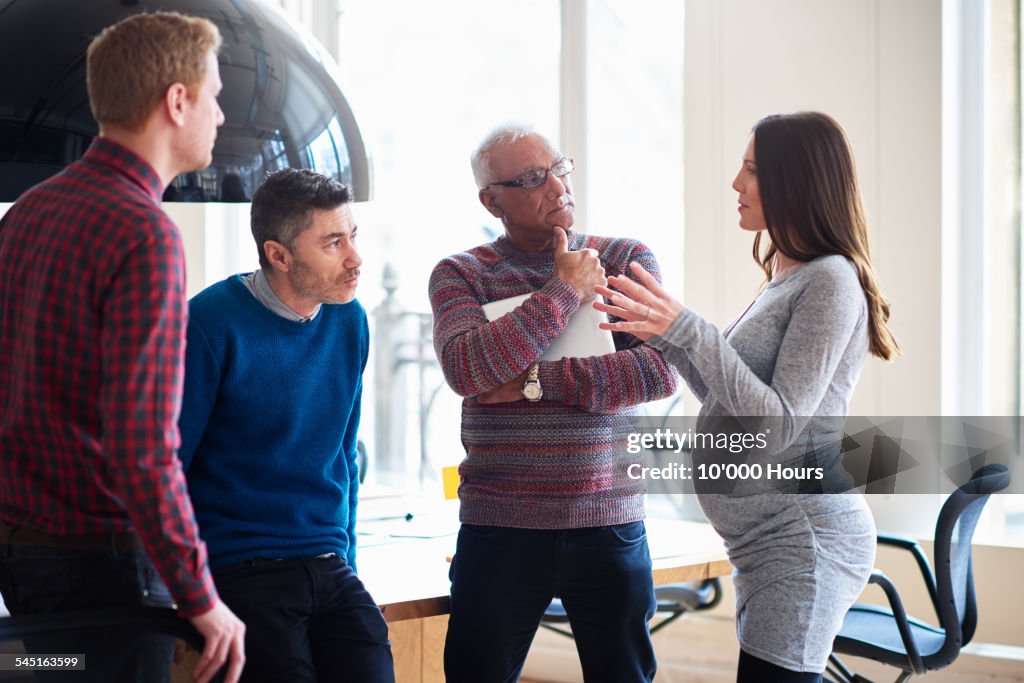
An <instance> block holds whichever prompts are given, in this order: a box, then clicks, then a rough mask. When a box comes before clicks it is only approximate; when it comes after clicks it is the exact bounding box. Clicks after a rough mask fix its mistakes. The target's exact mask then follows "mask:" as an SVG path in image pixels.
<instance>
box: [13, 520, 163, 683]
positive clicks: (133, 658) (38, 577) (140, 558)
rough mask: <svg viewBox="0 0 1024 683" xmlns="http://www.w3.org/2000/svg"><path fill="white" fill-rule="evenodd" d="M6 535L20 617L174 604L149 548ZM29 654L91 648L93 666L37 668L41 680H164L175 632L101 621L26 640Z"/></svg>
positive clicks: (145, 682) (124, 682) (15, 606)
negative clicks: (28, 541)
mask: <svg viewBox="0 0 1024 683" xmlns="http://www.w3.org/2000/svg"><path fill="white" fill-rule="evenodd" d="M6 535H7V537H6V538H0V594H3V598H4V603H5V604H6V606H7V609H8V611H9V612H10V613H11V615H12V616H20V615H28V614H51V613H63V612H83V611H89V610H100V609H105V608H112V607H137V606H145V607H170V606H171V603H172V601H171V596H170V593H169V592H168V590H167V587H166V586H165V585H164V583H163V581H161V580H160V577H159V575H158V574H157V572H156V570H155V569H154V568H153V564H152V563H151V562H150V561H149V558H148V557H146V555H145V554H144V553H143V552H142V551H141V550H118V549H117V547H116V544H114V543H111V548H110V549H108V550H92V549H90V550H81V549H72V548H58V547H49V546H46V547H44V546H36V545H25V544H22V543H19V542H18V538H17V535H18V529H17V528H14V529H8V533H7V534H6ZM24 645H25V649H26V651H27V652H28V653H29V654H41V655H42V654H79V655H81V654H84V655H85V671H59V672H52V673H43V672H36V675H35V680H37V681H50V680H52V681H74V682H76V683H77V682H79V681H89V682H92V681H95V682H96V683H162V682H164V681H167V680H169V678H170V672H171V663H172V658H173V655H174V638H173V637H170V636H165V635H155V634H147V633H141V632H139V631H138V629H137V628H133V629H131V630H127V629H111V630H102V631H100V630H98V629H96V628H95V627H92V628H83V629H80V630H79V631H74V632H67V633H64V634H61V635H56V636H52V637H51V636H47V637H35V638H31V639H26V640H25V643H24Z"/></svg>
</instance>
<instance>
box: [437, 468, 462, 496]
mask: <svg viewBox="0 0 1024 683" xmlns="http://www.w3.org/2000/svg"><path fill="white" fill-rule="evenodd" d="M441 481H442V482H443V483H444V499H445V500H454V499H456V498H458V497H459V482H460V479H459V466H458V465H452V466H451V467H445V468H442V469H441Z"/></svg>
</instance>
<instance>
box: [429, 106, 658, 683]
mask: <svg viewBox="0 0 1024 683" xmlns="http://www.w3.org/2000/svg"><path fill="white" fill-rule="evenodd" d="M472 167H473V175H474V177H475V179H476V183H477V187H478V188H479V198H480V202H481V203H482V204H483V205H484V208H486V209H487V210H488V211H489V212H490V213H491V214H492V215H493V216H495V217H496V218H499V219H500V220H501V222H502V224H503V225H504V227H505V234H504V235H502V236H501V237H499V238H498V239H497V240H495V241H494V242H491V243H489V244H484V245H482V246H479V247H476V248H474V249H471V250H469V251H466V252H462V253H460V254H455V255H453V256H450V257H448V258H446V259H444V260H443V261H441V262H440V263H439V264H438V265H437V266H436V267H435V269H434V272H433V275H432V276H431V280H430V298H431V305H432V307H433V312H434V345H435V348H436V350H437V355H438V357H439V358H440V360H441V366H442V368H443V370H444V373H445V377H446V378H447V380H448V383H449V385H450V386H451V387H452V389H454V390H455V391H456V393H458V394H459V395H461V396H463V397H464V398H465V400H464V401H463V407H462V439H463V443H464V445H465V447H466V458H465V460H463V462H462V464H461V465H460V467H459V474H460V477H461V485H460V486H459V499H460V501H461V508H460V519H461V521H462V527H461V529H460V530H459V537H458V544H457V548H456V553H455V558H454V560H453V562H452V568H451V579H452V589H451V620H450V622H449V627H448V636H447V642H446V644H445V674H446V677H447V680H448V681H449V683H464V682H465V683H470V682H472V683H481V682H483V683H490V682H492V681H493V682H495V683H499V682H504V681H513V680H516V679H517V678H518V676H519V673H520V671H521V670H522V667H523V662H524V661H525V659H526V653H527V651H528V650H529V647H530V642H531V641H532V640H533V636H534V634H535V633H536V630H537V627H538V625H539V623H540V619H541V616H542V615H543V613H544V610H545V609H546V607H547V606H548V604H549V603H550V602H551V599H552V597H554V596H558V597H560V598H561V599H562V602H563V604H564V606H565V609H566V612H567V613H568V615H569V619H570V622H571V626H572V629H573V633H574V634H575V637H576V644H577V648H578V650H579V654H580V661H581V663H582V666H583V673H584V678H585V679H586V680H587V681H588V683H592V682H594V681H609V682H612V681H614V683H631V682H633V681H637V682H639V681H650V680H652V679H653V678H654V673H655V668H656V665H655V660H654V651H653V648H652V646H651V640H650V636H649V633H648V629H647V622H648V620H649V619H650V617H651V616H652V615H653V613H654V609H655V600H654V587H653V584H652V579H651V558H650V553H649V551H648V548H647V537H646V532H645V530H644V523H643V521H642V520H643V518H644V502H643V490H642V487H641V486H640V485H639V484H638V482H636V481H633V480H630V479H628V478H627V477H625V476H623V472H622V471H619V470H624V469H625V468H624V466H623V463H621V462H619V461H618V459H617V458H618V457H619V455H620V453H621V449H616V440H615V434H616V433H617V426H618V425H620V424H621V418H622V417H623V416H627V415H629V414H631V408H632V407H633V406H636V405H637V404H640V403H644V402H646V401H652V400H656V399H659V398H664V397H666V396H670V395H671V394H673V393H674V392H675V390H676V383H677V377H676V375H675V372H674V371H673V370H672V369H671V367H670V366H669V365H668V364H667V363H666V361H665V360H664V359H663V358H662V356H661V354H660V353H659V352H658V351H655V350H654V349H653V348H651V347H649V346H645V345H643V344H641V343H640V341H639V340H638V339H636V338H635V337H632V336H630V335H627V334H616V335H615V339H614V343H615V351H614V352H612V353H607V354H605V355H599V356H592V357H587V358H563V359H561V360H540V358H541V355H542V353H543V352H544V351H545V349H546V348H547V347H548V346H549V345H550V344H551V343H552V342H553V341H554V340H555V339H556V338H557V337H559V335H561V334H562V333H563V332H564V331H565V329H566V327H567V325H568V324H569V320H570V318H571V317H572V316H573V314H574V313H576V311H577V310H579V309H580V308H581V307H584V306H589V305H590V302H591V301H592V300H593V299H594V297H595V296H596V295H595V292H594V287H595V286H596V285H601V284H604V283H605V276H606V275H614V274H623V275H629V274H630V271H629V270H628V268H627V266H628V264H629V263H630V262H632V261H638V262H640V263H642V264H643V265H644V267H645V268H647V269H648V270H650V271H651V272H653V273H655V274H656V275H655V276H656V277H657V273H658V265H657V263H656V262H655V260H654V256H653V255H652V254H651V252H650V251H649V250H648V249H647V247H645V246H644V245H643V244H641V243H640V242H637V241H636V240H631V239H619V238H608V237H596V236H593V235H586V234H581V233H579V232H575V231H573V230H572V227H573V219H574V215H573V211H574V199H573V194H572V184H571V182H570V173H571V172H572V169H573V162H572V159H570V158H568V157H565V156H562V155H561V154H560V153H559V152H557V151H556V150H555V148H554V146H553V145H552V144H551V143H550V142H549V141H548V140H547V139H546V138H544V137H543V136H541V135H539V134H538V133H536V132H534V131H533V130H531V129H527V128H521V127H513V126H505V127H501V128H498V129H497V130H495V131H494V132H492V133H491V134H490V135H489V136H488V137H487V138H486V139H485V140H484V141H483V143H482V144H481V145H480V147H479V148H478V149H477V150H476V152H475V153H474V154H473V156H472ZM522 295H527V298H526V299H525V301H523V302H522V303H521V304H520V305H518V306H517V307H515V308H514V309H513V310H511V312H509V313H506V314H505V315H502V316H500V317H495V318H494V319H493V320H490V321H488V317H487V314H486V313H485V311H484V308H483V307H484V305H485V304H488V303H490V302H495V301H500V300H504V299H509V298H512V297H516V296H522Z"/></svg>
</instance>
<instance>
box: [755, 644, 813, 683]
mask: <svg viewBox="0 0 1024 683" xmlns="http://www.w3.org/2000/svg"><path fill="white" fill-rule="evenodd" d="M765 681H771V682H772V683H821V674H820V673H813V672H807V671H790V670H789V669H783V668H782V667H781V666H777V665H775V664H772V663H771V662H766V661H765V660H763V659H760V658H759V657H755V656H754V655H752V654H748V653H747V652H744V651H743V650H740V661H739V664H738V665H737V667H736V683H764V682H765Z"/></svg>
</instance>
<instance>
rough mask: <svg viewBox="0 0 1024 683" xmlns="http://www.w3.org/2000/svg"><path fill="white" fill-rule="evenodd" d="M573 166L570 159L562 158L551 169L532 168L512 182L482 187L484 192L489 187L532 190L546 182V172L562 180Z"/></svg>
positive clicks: (506, 181)
mask: <svg viewBox="0 0 1024 683" xmlns="http://www.w3.org/2000/svg"><path fill="white" fill-rule="evenodd" d="M572 169H573V165H572V159H570V158H569V157H562V158H561V159H559V160H558V161H556V162H555V165H554V166H552V167H551V168H534V169H530V170H529V171H526V172H525V173H523V174H522V175H520V176H519V177H518V178H516V179H514V180H502V181H501V182H497V183H488V184H487V185H484V189H485V190H486V189H487V188H489V187H495V186H500V187H521V188H522V189H524V190H532V189H533V188H535V187H540V186H541V185H543V184H544V183H546V182H547V181H548V172H549V171H550V172H551V173H552V174H554V176H555V177H556V178H563V177H565V176H567V175H569V174H570V173H572Z"/></svg>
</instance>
